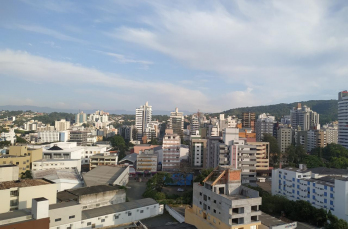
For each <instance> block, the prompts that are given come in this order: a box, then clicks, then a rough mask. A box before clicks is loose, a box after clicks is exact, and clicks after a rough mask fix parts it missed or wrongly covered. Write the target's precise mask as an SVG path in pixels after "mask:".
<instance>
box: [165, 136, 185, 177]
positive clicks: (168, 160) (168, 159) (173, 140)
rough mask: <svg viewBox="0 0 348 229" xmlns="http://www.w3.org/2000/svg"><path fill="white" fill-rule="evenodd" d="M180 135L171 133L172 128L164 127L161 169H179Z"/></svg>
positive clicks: (168, 170) (169, 170)
mask: <svg viewBox="0 0 348 229" xmlns="http://www.w3.org/2000/svg"><path fill="white" fill-rule="evenodd" d="M180 145H181V140H180V136H179V135H177V134H173V130H171V129H166V134H165V135H164V137H163V145H162V149H163V163H162V170H163V171H166V172H171V171H177V170H179V169H180Z"/></svg>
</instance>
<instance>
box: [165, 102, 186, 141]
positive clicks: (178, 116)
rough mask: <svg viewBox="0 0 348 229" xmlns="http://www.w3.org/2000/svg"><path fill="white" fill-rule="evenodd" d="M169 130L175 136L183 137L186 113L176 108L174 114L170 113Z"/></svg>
mask: <svg viewBox="0 0 348 229" xmlns="http://www.w3.org/2000/svg"><path fill="white" fill-rule="evenodd" d="M168 128H169V129H172V130H173V133H174V134H178V135H180V136H182V135H183V132H182V131H183V129H184V113H183V112H179V109H178V108H175V111H174V112H170V117H169V122H168Z"/></svg>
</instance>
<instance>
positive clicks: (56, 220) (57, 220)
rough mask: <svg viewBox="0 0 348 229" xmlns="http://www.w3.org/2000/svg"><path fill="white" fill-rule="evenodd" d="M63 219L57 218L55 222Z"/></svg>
mask: <svg viewBox="0 0 348 229" xmlns="http://www.w3.org/2000/svg"><path fill="white" fill-rule="evenodd" d="M61 220H62V219H61V218H58V219H55V220H54V221H55V222H59V221H61Z"/></svg>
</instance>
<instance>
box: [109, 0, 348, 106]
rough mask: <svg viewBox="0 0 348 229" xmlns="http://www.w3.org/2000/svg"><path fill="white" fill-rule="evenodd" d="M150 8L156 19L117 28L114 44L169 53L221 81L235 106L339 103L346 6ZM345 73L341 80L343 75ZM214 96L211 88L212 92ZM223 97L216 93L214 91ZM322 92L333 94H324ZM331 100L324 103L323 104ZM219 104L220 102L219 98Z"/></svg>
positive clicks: (275, 4) (288, 4) (320, 3)
mask: <svg viewBox="0 0 348 229" xmlns="http://www.w3.org/2000/svg"><path fill="white" fill-rule="evenodd" d="M191 3H192V2H187V1H185V2H184V5H182V4H176V5H170V7H169V6H168V5H166V4H168V3H167V2H165V3H163V2H155V3H149V4H150V5H152V6H153V8H154V9H155V11H156V13H157V14H151V15H148V17H145V18H144V27H141V26H138V27H127V26H122V27H118V28H116V29H115V30H114V31H113V32H112V33H110V35H111V36H113V37H114V38H117V39H122V40H124V41H128V42H131V43H135V44H138V45H140V46H143V47H146V48H148V49H152V50H155V51H158V52H161V53H164V54H166V55H168V56H170V57H173V58H175V59H177V60H179V61H181V63H183V64H184V65H186V66H188V67H190V68H193V69H198V70H201V71H207V72H215V73H217V76H218V78H216V80H217V81H220V80H222V81H224V82H227V84H226V85H225V86H226V87H228V85H231V87H233V85H234V84H236V83H238V84H241V85H243V86H244V88H253V91H250V92H248V90H247V89H246V90H245V91H246V92H243V90H241V92H242V93H240V92H238V91H237V92H232V94H230V93H229V94H224V95H221V93H219V92H217V93H218V94H219V96H221V97H224V96H227V95H231V96H232V97H233V95H236V93H237V94H238V93H239V94H238V96H237V97H238V98H244V99H245V101H244V102H243V101H241V102H238V101H235V100H233V98H231V106H233V107H236V106H243V104H244V105H246V104H247V103H248V101H258V102H260V103H261V104H263V103H273V102H285V101H288V102H289V101H296V100H299V99H302V100H305V99H319V98H321V99H327V98H328V97H327V96H328V94H331V97H330V98H335V97H336V92H337V91H338V90H339V89H341V85H342V84H344V83H346V74H345V72H346V71H345V70H346V67H345V66H346V61H345V60H346V59H347V58H348V52H347V51H348V38H347V37H348V31H347V30H346V29H345V27H346V24H347V21H348V16H347V15H348V13H347V12H348V7H347V3H343V4H344V5H339V4H342V2H337V1H330V2H328V1H316V0H309V1H300V0H298V1H290V2H289V1H279V0H273V1H257V2H254V1H253V2H250V1H242V0H237V1H234V2H230V3H228V4H225V5H223V4H221V3H219V2H216V1H211V2H208V3H207V2H205V3H206V4H205V6H204V5H202V6H201V5H200V4H199V3H200V2H199V1H198V2H197V1H195V2H194V3H192V4H191ZM342 73H343V74H342ZM211 89H212V90H215V89H214V88H211ZM217 90H218V89H217ZM323 91H326V92H328V91H329V92H330V93H321V92H323ZM324 95H325V96H326V97H323V96H324ZM219 96H218V97H219Z"/></svg>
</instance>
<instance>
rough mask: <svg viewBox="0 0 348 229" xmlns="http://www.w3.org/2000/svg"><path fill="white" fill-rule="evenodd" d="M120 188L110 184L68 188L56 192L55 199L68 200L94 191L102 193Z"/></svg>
mask: <svg viewBox="0 0 348 229" xmlns="http://www.w3.org/2000/svg"><path fill="white" fill-rule="evenodd" d="M115 190H120V186H118V185H116V186H110V185H97V186H91V187H82V188H76V189H69V190H65V191H62V192H58V193H57V199H58V200H60V201H69V200H71V199H76V197H78V196H83V195H90V194H94V193H103V192H109V191H115Z"/></svg>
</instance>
